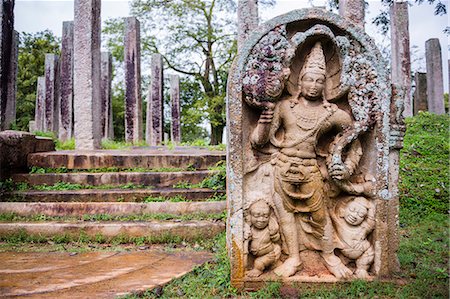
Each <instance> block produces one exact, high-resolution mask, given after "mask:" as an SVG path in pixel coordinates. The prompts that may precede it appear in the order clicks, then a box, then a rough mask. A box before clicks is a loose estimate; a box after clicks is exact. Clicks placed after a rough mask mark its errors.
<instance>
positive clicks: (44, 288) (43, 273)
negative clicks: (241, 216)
mask: <svg viewBox="0 0 450 299" xmlns="http://www.w3.org/2000/svg"><path fill="white" fill-rule="evenodd" d="M211 259H212V254H211V253H208V252H179V253H166V252H161V251H142V252H120V253H119V252H90V253H79V254H75V253H60V252H58V253H55V252H52V253H15V252H2V253H0V260H1V261H2V262H1V263H0V297H1V298H10V297H14V298H22V297H26V298H115V297H117V296H121V295H126V294H130V293H140V292H143V291H145V290H148V289H152V288H154V287H156V286H159V285H164V284H166V283H168V282H169V281H171V280H172V279H174V278H177V277H180V276H182V275H184V274H186V273H188V272H189V271H191V270H192V269H193V268H194V267H195V266H198V265H200V264H203V263H204V262H207V261H209V260H211Z"/></svg>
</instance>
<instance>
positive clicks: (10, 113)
mask: <svg viewBox="0 0 450 299" xmlns="http://www.w3.org/2000/svg"><path fill="white" fill-rule="evenodd" d="M18 58H19V32H17V31H14V32H13V38H12V43H11V58H10V59H11V61H10V65H9V66H10V68H9V74H8V95H7V103H6V114H5V125H6V127H7V128H10V127H11V124H13V123H15V122H16V101H17V99H16V94H17V71H18V67H19V60H18Z"/></svg>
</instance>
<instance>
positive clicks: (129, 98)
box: [124, 17, 143, 143]
mask: <svg viewBox="0 0 450 299" xmlns="http://www.w3.org/2000/svg"><path fill="white" fill-rule="evenodd" d="M124 52H125V141H127V142H133V143H137V142H139V140H142V131H143V130H142V98H141V40H140V24H139V21H138V20H137V19H136V18H135V17H129V18H126V19H125V50H124Z"/></svg>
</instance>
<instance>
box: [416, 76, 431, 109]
mask: <svg viewBox="0 0 450 299" xmlns="http://www.w3.org/2000/svg"><path fill="white" fill-rule="evenodd" d="M414 81H415V84H416V89H415V90H414V96H413V99H414V115H417V113H419V111H428V102H427V74H426V73H420V72H416V74H415V75H414Z"/></svg>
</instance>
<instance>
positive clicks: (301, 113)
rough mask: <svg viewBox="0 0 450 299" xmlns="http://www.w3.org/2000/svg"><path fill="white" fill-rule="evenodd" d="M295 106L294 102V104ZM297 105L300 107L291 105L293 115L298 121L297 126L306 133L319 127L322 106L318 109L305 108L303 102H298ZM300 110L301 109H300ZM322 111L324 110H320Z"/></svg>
mask: <svg viewBox="0 0 450 299" xmlns="http://www.w3.org/2000/svg"><path fill="white" fill-rule="evenodd" d="M292 104H294V102H293V103H292ZM297 104H300V105H295V104H294V105H291V110H292V113H293V114H294V115H295V118H296V119H297V126H299V127H300V128H301V129H303V130H305V131H309V130H312V129H314V128H316V127H317V123H318V120H319V117H318V115H319V112H322V111H319V109H320V108H321V107H322V105H320V106H318V107H308V108H307V107H305V106H304V105H303V104H302V102H301V101H298V102H297ZM299 108H300V109H299ZM320 110H322V109H320Z"/></svg>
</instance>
